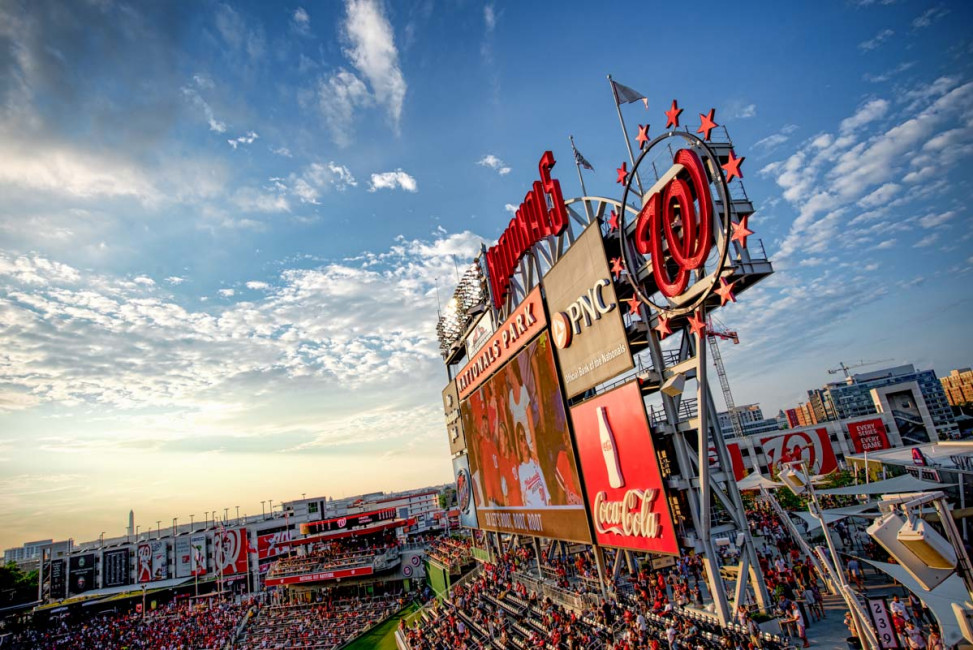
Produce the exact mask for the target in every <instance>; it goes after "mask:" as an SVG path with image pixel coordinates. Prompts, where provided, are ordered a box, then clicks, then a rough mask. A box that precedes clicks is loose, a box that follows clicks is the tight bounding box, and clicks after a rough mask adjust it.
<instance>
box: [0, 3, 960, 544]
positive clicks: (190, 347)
mask: <svg viewBox="0 0 973 650" xmlns="http://www.w3.org/2000/svg"><path fill="white" fill-rule="evenodd" d="M971 24H973V5H971V4H970V3H966V2H942V3H936V2H931V3H930V2H918V1H916V0H901V1H898V2H894V1H889V0H857V1H852V0H845V1H842V0H836V1H834V2H815V3H793V4H789V5H788V6H787V7H786V9H782V8H781V5H780V4H779V3H776V2H765V3H757V2H754V3H744V4H742V5H739V6H737V5H733V6H731V4H728V3H725V2H721V3H716V2H708V1H705V0H701V1H700V2H694V3H692V4H691V5H686V6H685V7H682V8H680V7H676V6H674V5H672V4H671V3H658V2H650V3H646V2H631V3H625V2H616V3H593V2H563V3H557V4H556V5H552V4H550V3H527V2H500V1H497V2H487V3H482V2H473V1H472V0H470V1H464V0H424V1H419V2H407V1H405V0H403V1H401V2H384V3H383V2H380V1H378V0H343V1H340V0H332V1H328V2H310V1H303V2H289V1H285V2H272V3H271V2H252V3H244V2H236V1H233V2H229V3H221V2H211V1H206V0H203V1H201V2H193V3H176V2H169V3H164V2H140V3H130V2H117V1H115V0H87V1H85V0H78V1H76V2H46V1H43V0H31V1H27V0H0V197H2V200H0V548H9V547H12V546H16V545H20V544H21V543H23V542H26V541H29V540H34V539H45V538H57V539H62V538H66V537H73V538H74V539H75V540H76V541H83V540H90V539H95V538H97V537H98V536H99V534H100V533H101V532H102V531H105V534H106V536H111V535H121V534H124V527H125V526H126V525H127V516H128V511H129V509H134V510H135V515H136V522H137V523H138V524H140V525H141V526H142V527H143V528H148V527H150V526H153V525H155V522H156V521H159V520H161V521H162V522H163V523H164V524H169V523H171V521H172V518H173V517H178V518H179V520H180V521H182V522H186V521H188V520H189V516H190V514H191V513H192V514H193V515H194V516H195V517H196V518H200V519H201V518H202V516H203V513H204V512H207V511H213V510H216V511H219V512H222V510H223V508H227V507H228V508H230V512H231V513H233V512H234V508H235V506H239V507H240V512H241V514H242V513H249V514H254V513H256V512H260V508H261V506H260V502H261V501H267V500H271V499H273V500H274V501H275V502H277V503H279V502H280V501H282V500H285V499H294V498H300V496H301V494H302V493H306V494H308V495H330V496H335V497H341V496H344V495H347V496H350V495H353V494H358V493H362V492H368V491H377V490H386V491H387V490H393V489H405V488H411V487H420V486H425V485H430V484H435V483H445V482H448V481H450V480H451V465H450V462H449V450H448V445H447V441H446V435H445V428H444V425H443V420H442V413H441V403H440V397H439V391H440V390H441V389H442V387H443V385H444V384H445V381H446V374H445V370H444V368H443V366H442V363H441V360H440V358H439V357H438V354H437V341H436V337H435V324H436V318H437V300H438V299H440V297H442V298H443V299H445V298H447V297H448V296H449V295H450V294H451V292H452V289H453V286H454V284H455V281H456V276H457V272H458V270H459V272H461V271H462V269H463V268H464V267H465V266H466V265H467V264H468V263H469V262H470V261H471V259H472V257H473V256H474V255H475V253H476V251H477V250H478V249H479V246H480V244H481V243H483V242H485V243H487V244H488V245H489V244H490V243H492V242H493V241H495V239H496V237H497V236H498V235H499V234H500V232H501V231H502V230H503V227H504V225H505V224H506V222H507V221H508V220H509V218H510V214H509V211H508V210H509V208H510V207H512V205H514V204H518V203H519V202H520V200H521V199H522V198H523V195H524V194H525V193H526V191H527V190H528V189H529V187H530V184H531V183H532V182H533V181H534V180H535V179H536V175H537V161H538V160H539V158H540V156H541V154H542V153H543V152H544V151H545V150H548V149H549V150H551V151H553V152H554V154H555V158H556V160H557V161H559V162H558V164H557V165H556V167H555V169H554V176H555V177H556V178H559V179H560V181H561V184H562V188H563V191H564V195H565V196H566V197H574V196H579V195H580V194H581V190H580V186H579V184H578V180H577V172H576V169H575V167H574V165H573V164H572V155H571V149H570V144H569V140H568V138H569V136H570V135H573V136H574V137H575V141H576V143H577V145H578V148H579V150H580V151H581V152H582V153H583V154H584V156H585V157H586V158H587V159H588V160H589V161H590V162H591V163H592V164H593V166H594V168H595V171H594V172H585V173H586V185H587V190H588V194H590V195H598V196H607V197H611V198H616V199H617V198H620V195H621V191H620V189H621V188H620V186H618V185H616V184H615V173H614V170H615V168H616V167H618V166H619V164H620V163H621V162H622V161H623V160H624V159H625V158H626V155H627V154H626V150H625V144H624V142H623V141H622V137H621V132H620V129H619V124H618V119H617V115H616V113H615V107H614V103H613V99H612V96H611V92H610V89H609V85H608V82H607V79H606V75H607V74H609V73H610V74H612V75H613V76H614V78H615V79H616V80H618V81H620V82H621V83H623V84H626V85H628V86H631V87H632V88H634V89H636V90H637V91H639V92H641V93H644V94H645V95H646V96H647V98H648V108H646V107H645V106H643V105H642V104H641V103H638V104H630V105H626V106H624V107H623V112H624V115H625V119H626V122H627V125H628V128H629V131H630V133H629V137H631V138H632V139H634V137H635V135H636V133H637V124H639V123H645V122H648V123H649V124H651V131H650V132H651V133H652V134H658V133H661V132H662V130H663V128H664V125H665V116H664V114H663V113H664V111H665V110H666V109H667V108H668V107H669V104H670V103H671V101H672V99H674V98H675V99H678V101H679V104H680V106H682V107H684V109H685V112H684V113H683V120H684V124H695V121H696V120H697V117H696V116H697V114H699V113H705V112H707V111H708V110H709V109H710V108H715V109H716V121H717V122H718V123H720V124H725V125H726V127H727V129H728V130H729V133H730V135H731V137H732V138H733V141H734V147H735V150H736V152H737V154H738V155H743V156H745V157H746V160H745V161H744V163H743V166H742V171H743V174H744V183H745V186H746V190H747V192H748V194H749V196H750V197H751V199H752V200H753V201H754V203H755V205H756V207H757V212H756V214H755V215H754V216H753V217H752V219H751V221H750V226H751V228H752V229H753V230H755V231H756V235H755V238H757V239H759V240H760V242H762V244H763V245H764V247H765V249H766V251H767V252H768V254H769V256H770V258H771V259H772V261H773V263H774V265H775V269H776V273H775V274H774V275H773V276H771V277H770V278H769V279H767V280H765V281H764V282H762V283H761V284H760V285H758V286H757V287H755V288H753V289H752V290H750V291H748V292H746V293H745V294H743V295H742V296H741V297H740V300H739V302H738V303H736V304H733V305H730V306H728V307H727V308H726V309H724V310H723V313H721V314H720V315H719V318H720V320H721V321H722V322H723V323H724V324H725V325H726V326H727V327H728V328H730V329H735V330H737V331H738V332H739V334H740V339H741V342H740V344H739V345H737V346H729V345H725V346H723V352H724V357H725V362H726V366H727V371H728V373H729V376H730V382H731V385H732V387H733V391H734V396H735V398H736V402H737V403H738V404H743V403H751V402H759V403H760V404H761V405H762V406H763V408H764V411H765V413H768V414H774V413H776V412H777V410H778V409H779V408H782V407H789V406H794V405H795V404H796V403H797V402H798V401H800V400H801V399H802V398H803V397H804V396H805V391H806V390H807V389H808V388H811V387H815V386H820V385H822V384H824V383H825V382H827V381H829V380H833V379H834V377H833V376H832V375H829V374H828V373H827V369H828V368H833V367H835V366H837V364H838V362H839V361H845V362H847V363H854V362H857V361H858V360H861V359H864V360H866V361H877V360H888V359H892V360H894V363H896V364H898V363H915V364H916V365H917V366H919V367H920V368H934V369H935V370H936V371H937V372H938V373H940V374H946V373H948V372H949V370H950V369H951V368H954V367H963V366H969V365H971V364H973V345H971V338H970V336H969V325H968V324H969V322H970V317H971V316H973V304H971V297H973V292H971V290H970V286H971V284H973V274H971V270H973V219H971V213H970V208H969V206H968V203H967V200H966V199H967V198H968V197H969V196H970V194H971V181H973V178H971V174H970V172H969V169H970V163H971V162H973V161H971V158H973V33H971V32H970V31H969V25H971ZM964 26H965V27H964ZM751 241H754V240H751ZM751 245H752V244H751ZM891 363H893V362H889V364H888V365H891ZM876 367H879V366H870V367H867V368H864V369H865V370H869V369H874V368H876Z"/></svg>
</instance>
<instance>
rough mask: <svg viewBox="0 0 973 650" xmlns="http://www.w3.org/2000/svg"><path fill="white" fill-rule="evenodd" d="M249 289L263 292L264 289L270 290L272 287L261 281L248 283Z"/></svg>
mask: <svg viewBox="0 0 973 650" xmlns="http://www.w3.org/2000/svg"><path fill="white" fill-rule="evenodd" d="M246 286H247V289H252V290H254V291H263V290H264V289H269V288H270V285H269V284H267V283H266V282H260V281H259V280H251V281H250V282H247V285H246Z"/></svg>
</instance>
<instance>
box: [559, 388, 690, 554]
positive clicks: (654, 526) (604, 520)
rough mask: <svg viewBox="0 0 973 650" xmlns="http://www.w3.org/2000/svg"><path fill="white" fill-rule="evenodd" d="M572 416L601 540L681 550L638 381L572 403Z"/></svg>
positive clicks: (634, 547)
mask: <svg viewBox="0 0 973 650" xmlns="http://www.w3.org/2000/svg"><path fill="white" fill-rule="evenodd" d="M571 421H572V423H573V424H574V437H575V440H576V441H577V443H578V455H579V456H580V459H581V476H582V478H583V479H584V484H585V489H586V492H587V494H588V507H589V509H590V512H591V520H592V523H593V524H594V528H595V539H596V541H597V542H598V544H600V545H602V546H609V547H612V548H624V549H631V550H634V551H650V552H653V553H667V554H673V555H678V554H679V543H678V539H677V536H676V531H675V527H674V526H673V523H672V513H671V512H670V511H669V501H668V499H667V497H666V491H665V488H664V486H663V484H662V475H661V472H660V471H659V462H658V459H657V458H656V455H655V445H654V444H653V443H652V435H651V433H650V430H649V423H648V420H647V419H646V416H645V404H644V403H643V401H642V394H641V392H640V391H639V387H638V383H637V382H634V381H632V382H629V383H627V384H623V385H622V386H620V387H618V388H616V389H614V390H611V391H609V392H607V393H603V394H601V395H598V396H597V397H593V398H591V399H589V400H586V401H585V402H582V403H581V404H578V405H577V406H574V407H572V408H571Z"/></svg>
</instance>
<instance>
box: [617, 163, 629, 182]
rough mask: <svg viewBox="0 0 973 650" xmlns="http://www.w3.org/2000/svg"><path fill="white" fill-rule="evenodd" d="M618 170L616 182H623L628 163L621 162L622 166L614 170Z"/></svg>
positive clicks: (626, 174)
mask: <svg viewBox="0 0 973 650" xmlns="http://www.w3.org/2000/svg"><path fill="white" fill-rule="evenodd" d="M615 171H616V172H618V179H617V180H616V181H615V182H616V183H621V184H622V185H624V184H625V179H626V178H628V163H622V166H621V167H619V168H618V169H616V170H615Z"/></svg>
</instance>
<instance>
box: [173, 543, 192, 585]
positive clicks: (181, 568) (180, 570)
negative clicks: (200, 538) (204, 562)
mask: <svg viewBox="0 0 973 650" xmlns="http://www.w3.org/2000/svg"><path fill="white" fill-rule="evenodd" d="M175 547H176V577H177V578H185V577H187V576H191V575H192V564H193V551H192V545H191V544H190V539H189V535H183V536H182V537H177V538H176V543H175Z"/></svg>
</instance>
